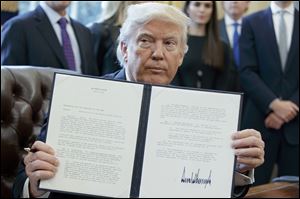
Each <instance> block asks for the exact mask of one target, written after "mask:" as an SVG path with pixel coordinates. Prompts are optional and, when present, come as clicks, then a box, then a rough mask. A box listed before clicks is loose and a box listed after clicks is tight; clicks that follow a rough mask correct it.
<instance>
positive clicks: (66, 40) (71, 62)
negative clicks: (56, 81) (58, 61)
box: [58, 17, 75, 70]
mask: <svg viewBox="0 0 300 199" xmlns="http://www.w3.org/2000/svg"><path fill="white" fill-rule="evenodd" d="M67 23H68V21H67V19H66V18H64V17H62V18H61V19H60V20H59V21H58V24H59V26H60V28H61V37H62V43H63V50H64V55H65V58H66V61H67V64H68V67H69V69H70V70H75V58H74V53H73V50H72V45H71V40H70V37H69V34H68V32H67V29H66V28H67Z"/></svg>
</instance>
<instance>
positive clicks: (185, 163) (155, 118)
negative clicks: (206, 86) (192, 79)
mask: <svg viewBox="0 0 300 199" xmlns="http://www.w3.org/2000/svg"><path fill="white" fill-rule="evenodd" d="M179 91H180V92H179ZM240 100H241V96H240V95H237V94H226V93H216V92H204V91H195V90H182V89H180V90H178V89H172V88H164V87H154V86H153V87H152V94H151V103H150V110H149V120H148V129H147V136H146V144H145V153H144V162H143V169H142V179H141V187H140V197H146V198H151V197H169V198H173V197H175V198H186V197H187V198H189V197H192V198H194V197H198V198H199V197H204V198H208V197H214V198H218V197H230V196H231V189H232V179H233V171H234V151H233V149H232V148H231V143H232V140H231V134H232V133H234V132H236V131H237V129H238V122H239V110H240Z"/></svg>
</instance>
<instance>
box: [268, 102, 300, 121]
mask: <svg viewBox="0 0 300 199" xmlns="http://www.w3.org/2000/svg"><path fill="white" fill-rule="evenodd" d="M270 108H271V109H272V110H273V111H274V113H275V114H276V115H277V116H278V117H280V118H281V119H282V120H284V122H286V123H288V122H290V121H291V120H293V119H294V118H295V117H296V116H297V114H298V112H299V107H298V106H297V105H296V104H294V103H293V102H291V101H283V100H279V99H276V100H274V101H273V102H272V103H271V105H270Z"/></svg>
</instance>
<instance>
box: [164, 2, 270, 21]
mask: <svg viewBox="0 0 300 199" xmlns="http://www.w3.org/2000/svg"><path fill="white" fill-rule="evenodd" d="M162 2H164V3H168V4H173V5H175V6H177V7H179V8H182V6H183V4H184V1H162ZM217 4H218V12H219V18H222V17H223V9H222V6H221V1H217ZM269 4H270V1H251V3H250V8H249V11H248V13H247V14H251V13H253V12H256V11H259V10H262V9H265V8H266V7H268V6H269Z"/></svg>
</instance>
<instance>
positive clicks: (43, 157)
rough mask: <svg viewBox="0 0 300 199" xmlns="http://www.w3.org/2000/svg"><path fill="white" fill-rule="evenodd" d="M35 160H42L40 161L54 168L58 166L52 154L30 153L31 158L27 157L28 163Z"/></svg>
mask: <svg viewBox="0 0 300 199" xmlns="http://www.w3.org/2000/svg"><path fill="white" fill-rule="evenodd" d="M35 160H42V161H45V162H48V163H50V164H52V165H55V166H58V164H59V161H58V159H57V157H55V156H54V155H52V154H48V153H45V152H44V151H38V152H35V153H32V154H31V156H29V161H30V162H33V161H35Z"/></svg>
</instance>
